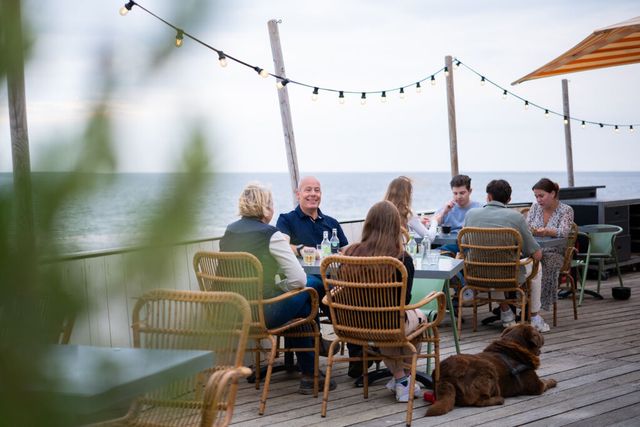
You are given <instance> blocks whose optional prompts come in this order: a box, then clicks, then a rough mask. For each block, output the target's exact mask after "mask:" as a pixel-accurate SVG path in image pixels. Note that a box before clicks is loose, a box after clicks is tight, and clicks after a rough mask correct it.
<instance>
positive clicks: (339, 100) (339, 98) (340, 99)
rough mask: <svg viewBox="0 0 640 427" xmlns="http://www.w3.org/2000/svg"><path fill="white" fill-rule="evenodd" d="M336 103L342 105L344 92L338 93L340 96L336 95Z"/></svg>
mask: <svg viewBox="0 0 640 427" xmlns="http://www.w3.org/2000/svg"><path fill="white" fill-rule="evenodd" d="M338 102H340V104H344V92H343V91H340V94H339V95H338Z"/></svg>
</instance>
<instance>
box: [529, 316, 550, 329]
mask: <svg viewBox="0 0 640 427" xmlns="http://www.w3.org/2000/svg"><path fill="white" fill-rule="evenodd" d="M531 325H532V326H533V327H534V328H536V329H537V330H538V332H549V330H550V329H551V328H550V327H549V325H547V322H545V321H544V319H543V318H542V316H540V315H539V314H536V315H535V317H532V318H531Z"/></svg>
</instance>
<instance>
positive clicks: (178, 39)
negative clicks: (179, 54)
mask: <svg viewBox="0 0 640 427" xmlns="http://www.w3.org/2000/svg"><path fill="white" fill-rule="evenodd" d="M183 39H184V31H182V30H180V29H178V32H177V33H176V47H180V46H182V40H183Z"/></svg>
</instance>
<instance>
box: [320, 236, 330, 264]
mask: <svg viewBox="0 0 640 427" xmlns="http://www.w3.org/2000/svg"><path fill="white" fill-rule="evenodd" d="M320 248H321V256H322V258H324V257H327V256H329V255H331V243H330V242H329V232H328V231H323V232H322V243H320Z"/></svg>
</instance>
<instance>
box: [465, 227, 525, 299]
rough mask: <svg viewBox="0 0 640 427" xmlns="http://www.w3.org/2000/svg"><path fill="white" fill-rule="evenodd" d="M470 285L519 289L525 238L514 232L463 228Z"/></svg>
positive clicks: (468, 283) (506, 229) (468, 282)
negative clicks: (523, 239) (523, 240)
mask: <svg viewBox="0 0 640 427" xmlns="http://www.w3.org/2000/svg"><path fill="white" fill-rule="evenodd" d="M458 247H459V248H460V252H461V253H462V255H463V257H464V278H465V282H466V283H467V285H471V286H474V287H487V288H493V289H500V288H517V287H518V286H519V284H518V274H519V271H520V257H521V255H520V253H521V249H522V237H520V233H518V231H516V230H514V229H512V228H480V227H464V228H463V229H462V230H460V233H458Z"/></svg>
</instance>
